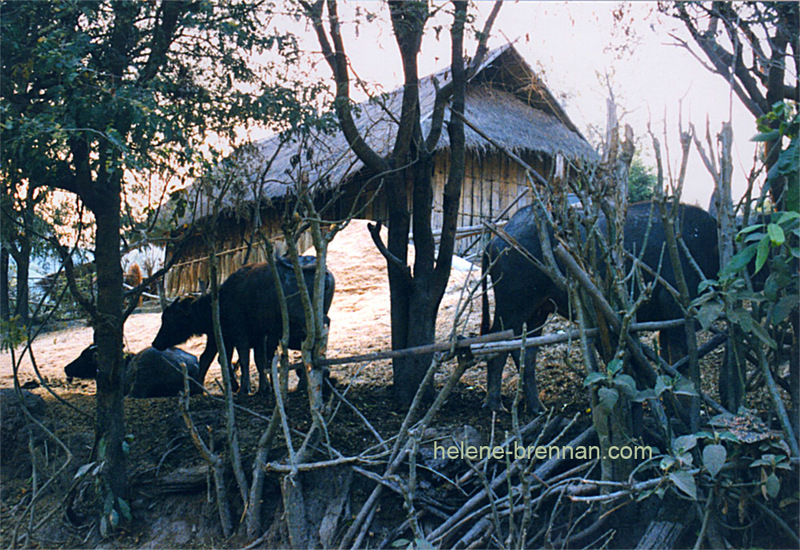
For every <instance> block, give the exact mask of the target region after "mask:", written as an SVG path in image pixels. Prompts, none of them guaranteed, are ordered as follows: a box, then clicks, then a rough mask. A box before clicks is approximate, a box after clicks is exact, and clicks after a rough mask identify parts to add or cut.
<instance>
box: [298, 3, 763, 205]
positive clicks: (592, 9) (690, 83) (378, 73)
mask: <svg viewBox="0 0 800 550" xmlns="http://www.w3.org/2000/svg"><path fill="white" fill-rule="evenodd" d="M492 5H493V3H492V2H489V1H480V2H477V3H476V6H477V9H478V12H479V13H478V15H477V21H476V23H475V25H476V26H477V27H478V28H482V27H483V22H484V21H485V17H486V15H488V13H489V11H490V9H491V7H492ZM620 5H621V3H620V2H556V1H546V2H532V1H531V2H515V3H510V2H506V3H505V4H504V5H503V7H502V8H501V11H500V15H499V17H498V19H497V21H496V22H495V25H494V29H493V32H492V38H491V40H490V42H489V45H490V47H491V48H494V47H498V46H501V45H503V44H505V43H506V42H507V41H512V42H514V44H515V47H516V48H517V50H518V51H519V52H520V53H521V54H522V56H523V57H524V58H525V59H526V60H527V62H528V63H529V64H530V65H531V67H532V68H533V69H534V70H535V71H537V72H539V73H540V74H541V75H542V76H543V78H544V81H545V83H546V84H547V86H548V87H549V89H550V90H551V92H553V94H554V95H555V96H556V97H557V98H558V99H559V101H560V102H561V103H562V105H563V106H564V107H565V109H566V111H567V114H568V115H569V117H570V118H571V119H572V120H573V122H575V124H576V125H577V126H578V127H579V128H580V129H581V131H582V132H583V134H584V136H586V137H587V139H589V140H590V141H592V142H595V141H596V139H594V137H593V136H594V133H593V132H592V131H591V127H592V126H593V127H595V128H600V129H604V128H605V120H606V98H607V95H608V92H607V87H606V84H605V82H606V80H605V75H608V78H609V81H610V83H611V86H612V89H613V91H614V94H615V97H616V100H617V104H618V105H619V107H620V111H619V113H620V114H621V115H622V122H623V123H628V124H630V125H631V126H632V127H633V130H634V134H635V137H636V139H637V144H638V148H639V149H640V150H641V151H642V153H643V156H644V158H645V162H646V163H652V162H653V161H652V160H651V159H652V147H651V145H650V143H651V141H650V138H649V137H648V135H647V124H648V122H649V123H650V124H651V128H652V130H653V132H654V133H655V135H656V137H657V138H658V139H659V141H660V142H661V146H662V156H664V157H665V158H666V153H665V151H664V150H663V149H664V148H665V147H666V146H668V147H669V160H670V165H671V166H672V171H673V173H676V172H677V165H678V162H679V153H680V150H679V141H678V121H679V110H680V112H681V115H682V116H681V118H682V123H683V127H684V129H688V127H689V123H690V122H691V123H694V125H695V127H696V128H697V130H698V132H699V133H701V137H702V138H703V139H702V140H703V142H705V127H706V117H708V120H709V123H710V126H709V127H710V129H711V132H712V139H713V141H714V142H715V143H716V134H717V133H718V132H719V131H720V128H721V124H722V122H723V121H726V120H731V121H732V123H733V130H734V141H735V146H734V159H733V162H734V199H736V198H738V196H739V195H741V194H742V193H743V191H744V188H745V177H746V174H747V173H748V172H749V171H750V168H751V167H752V165H753V153H754V150H755V148H754V144H753V143H751V142H750V141H749V139H750V137H752V136H753V135H754V134H755V133H756V131H755V121H754V120H753V117H752V115H750V113H749V112H748V111H747V110H746V109H745V108H744V107H743V106H742V105H741V103H740V102H739V100H738V99H737V98H736V97H735V96H733V95H732V94H731V92H730V89H729V87H728V86H727V84H726V83H725V81H724V80H723V79H722V78H721V77H720V76H718V75H714V74H711V73H709V72H708V71H707V70H706V69H705V68H703V67H702V66H701V65H700V63H699V62H698V61H697V60H696V59H695V58H694V57H692V56H691V55H690V54H689V53H688V52H687V51H685V50H684V49H682V48H679V47H676V46H674V45H670V44H674V42H675V41H674V40H673V39H672V38H671V37H670V36H669V34H668V33H669V32H670V31H674V32H677V34H678V35H679V36H681V37H683V38H686V33H685V31H683V28H682V27H681V26H679V23H680V22H678V21H676V20H673V19H670V18H666V17H663V16H661V15H660V14H658V13H656V11H657V10H656V3H655V2H633V3H629V4H625V10H624V13H625V15H624V17H623V19H622V21H623V22H624V23H630V22H632V24H629V25H627V26H628V27H629V28H630V30H631V31H632V34H630V35H625V34H624V33H623V32H622V30H621V29H617V30H615V29H614V20H613V17H612V12H613V11H614V10H615V9H617V8H619V6H620ZM433 6H434V7H440V6H443V4H441V3H436V4H433ZM449 6H450V5H449V4H444V7H445V8H447V9H449ZM355 8H358V10H359V12H360V14H361V15H362V17H361V21H360V24H359V25H358V28H357V31H356V27H355V25H353V24H352V22H353V20H354V19H355V15H354V14H355V11H354V10H355ZM367 10H368V11H372V12H376V13H378V14H379V15H381V17H380V18H379V19H378V20H376V21H373V22H372V23H369V22H367V21H366V20H365V19H364V17H363V13H364V12H365V11H367ZM340 16H341V19H342V21H343V31H344V39H345V47H346V50H347V52H348V54H349V56H350V58H351V62H352V65H353V67H354V68H355V71H356V72H357V74H358V76H359V77H360V78H362V79H363V80H365V81H368V82H374V83H378V84H379V85H381V86H383V88H384V90H386V91H388V90H390V89H393V88H395V87H396V86H398V85H400V83H401V81H402V79H401V75H402V68H401V65H400V56H399V54H398V53H397V46H396V44H395V42H394V39H393V37H392V33H391V25H390V23H389V21H388V13H387V8H386V6H385V4H384V3H378V2H375V1H370V2H350V3H348V4H345V5H341V4H340ZM437 21H438V24H441V25H443V27H444V28H443V29H442V31H441V33H440V36H439V38H438V40H437V39H436V37H435V34H434V33H433V32H432V31H431V32H429V33H428V34H427V35H426V38H425V40H424V41H423V46H422V51H421V54H420V60H419V66H420V76H424V75H427V74H429V73H432V72H434V71H436V70H439V69H441V68H443V67H444V66H446V65H448V64H449V62H450V52H449V41H450V35H449V30H448V29H449V23H450V18H449V16H444V15H443V16H441V17H440V18H439V19H438V20H437ZM435 24H437V23H434V24H433V25H435ZM433 25H430V24H429V28H432V27H433ZM300 39H301V44H302V47H303V49H305V50H307V51H309V52H311V51H318V49H319V46H318V44H317V42H316V37H315V35H314V34H313V33H312V32H311V31H310V29H309V28H307V27H306V28H305V29H302V30H301V31H300ZM474 45H475V41H474V40H471V41H469V42H468V43H467V46H466V47H467V54H468V55H471V54H473V53H474V49H475V46H474ZM312 57H313V56H309V58H312ZM317 69H318V74H320V75H322V76H323V77H325V78H327V79H328V80H330V71H329V69H328V67H327V65H325V63H324V62H320V63H319V65H318V67H317ZM353 95H354V97H358V96H357V94H356V93H354V94H353ZM362 97H363V96H362ZM665 131H666V132H667V134H666V137H665V135H664V132H665ZM665 169H666V167H665ZM712 189H713V183H712V180H711V177H710V176H709V174H708V172H707V171H706V169H705V167H704V166H703V165H702V162H701V160H700V158H699V156H698V154H697V152H696V151H695V150H694V149H693V150H692V153H691V158H690V164H689V172H688V176H687V181H686V186H685V188H684V193H683V201H684V202H688V203H693V204H699V205H700V206H703V207H708V200H709V197H710V195H711V192H712Z"/></svg>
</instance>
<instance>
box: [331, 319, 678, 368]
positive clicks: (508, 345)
mask: <svg viewBox="0 0 800 550" xmlns="http://www.w3.org/2000/svg"><path fill="white" fill-rule="evenodd" d="M683 323H684V320H683V319H672V320H669V321H655V322H650V323H632V324H631V326H630V329H629V330H630V331H631V332H641V331H654V330H661V329H665V328H673V327H678V326H681V325H683ZM597 333H598V330H597V329H595V328H592V329H588V330H587V331H586V335H587V336H588V337H589V338H592V337H594V336H597ZM513 336H514V333H513V331H511V330H506V331H503V332H495V333H494V334H487V335H485V336H476V337H474V338H465V339H463V340H459V341H457V342H456V343H455V349H464V348H469V350H470V352H471V353H472V354H473V355H489V354H492V353H500V352H504V351H512V350H515V349H519V348H520V347H521V346H522V340H521V339H519V338H517V339H511V337H513ZM577 338H580V331H579V330H569V331H567V332H564V333H562V334H547V335H545V336H537V337H535V338H527V339H526V340H525V347H526V348H532V347H539V346H549V345H552V344H558V343H561V342H566V341H568V340H575V339H577ZM451 347H453V345H452V344H451V343H450V342H442V343H439V344H429V345H427V346H418V347H415V348H408V349H398V350H392V351H379V352H376V353H369V354H366V355H352V356H349V357H333V358H329V359H323V360H322V361H320V362H319V365H320V366H324V367H327V366H331V365H347V364H351V363H365V362H367V361H378V360H380V359H394V358H396V357H408V356H412V355H423V354H426V353H434V352H437V351H447V350H449V349H450V348H451Z"/></svg>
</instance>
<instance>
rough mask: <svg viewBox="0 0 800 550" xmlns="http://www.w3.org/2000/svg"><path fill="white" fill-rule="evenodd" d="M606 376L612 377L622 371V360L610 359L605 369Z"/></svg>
mask: <svg viewBox="0 0 800 550" xmlns="http://www.w3.org/2000/svg"><path fill="white" fill-rule="evenodd" d="M606 370H607V371H608V374H610V375H611V376H614V375H615V374H617V373H618V372H619V371H621V370H622V359H612V360H611V361H609V363H608V366H607V367H606Z"/></svg>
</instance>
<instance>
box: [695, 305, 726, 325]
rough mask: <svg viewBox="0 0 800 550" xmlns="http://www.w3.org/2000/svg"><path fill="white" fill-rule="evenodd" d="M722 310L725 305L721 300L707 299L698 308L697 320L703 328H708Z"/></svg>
mask: <svg viewBox="0 0 800 550" xmlns="http://www.w3.org/2000/svg"><path fill="white" fill-rule="evenodd" d="M724 311H725V306H724V305H723V304H722V302H719V301H716V300H714V301H709V302H706V303H705V304H703V305H702V306H700V310H699V311H698V312H697V320H698V321H700V326H701V327H702V329H703V330H708V329H709V327H710V326H711V325H712V324H713V323H714V321H716V320H717V319H719V316H720V315H722V313H723V312H724Z"/></svg>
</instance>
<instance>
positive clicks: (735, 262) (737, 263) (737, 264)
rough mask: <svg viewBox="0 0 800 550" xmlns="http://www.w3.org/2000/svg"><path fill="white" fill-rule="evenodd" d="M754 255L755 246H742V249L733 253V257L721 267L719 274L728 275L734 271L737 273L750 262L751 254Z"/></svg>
mask: <svg viewBox="0 0 800 550" xmlns="http://www.w3.org/2000/svg"><path fill="white" fill-rule="evenodd" d="M755 255H756V247H754V246H748V247H746V248H743V249H742V250H740V251H739V252H737V253H736V254H734V256H733V258H731V260H730V261H729V262H728V265H726V266H725V267H724V268H723V269H722V272H721V275H722V276H723V277H728V276H730V275H733V274H734V273H738V272H739V271H741V270H742V269H744V268H745V267H747V264H749V263H750V260H752V259H753V256H755Z"/></svg>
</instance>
